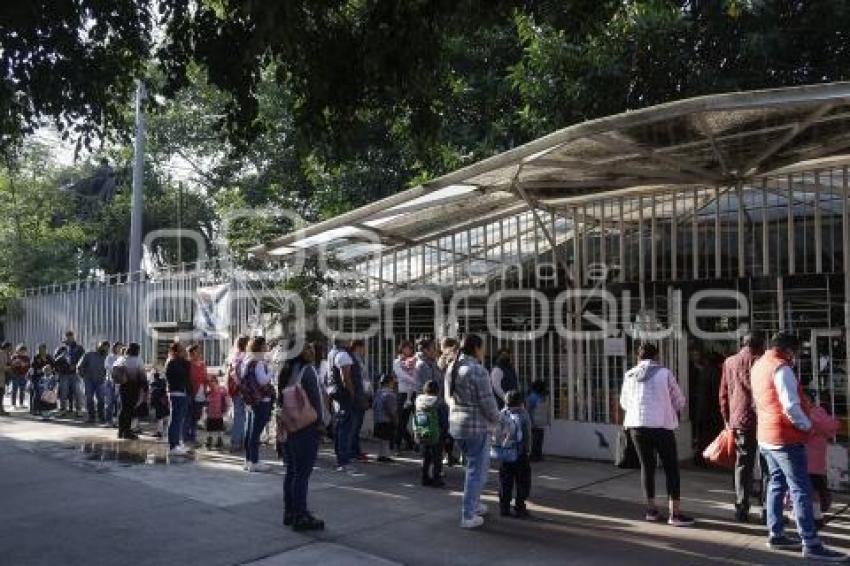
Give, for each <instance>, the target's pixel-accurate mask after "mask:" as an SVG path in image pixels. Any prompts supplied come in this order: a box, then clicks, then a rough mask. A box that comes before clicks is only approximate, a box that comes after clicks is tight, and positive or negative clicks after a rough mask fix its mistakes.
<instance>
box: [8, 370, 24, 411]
mask: <svg viewBox="0 0 850 566" xmlns="http://www.w3.org/2000/svg"><path fill="white" fill-rule="evenodd" d="M26 392H27V378H26V377H25V376H23V375H16V376H15V377H13V378H12V405H20V406H22V407H23V406H24V397H25V396H26Z"/></svg>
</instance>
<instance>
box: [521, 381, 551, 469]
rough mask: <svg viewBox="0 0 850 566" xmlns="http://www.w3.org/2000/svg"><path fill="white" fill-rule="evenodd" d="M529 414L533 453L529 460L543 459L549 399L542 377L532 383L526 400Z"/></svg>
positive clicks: (539, 460) (540, 460) (537, 460)
mask: <svg viewBox="0 0 850 566" xmlns="http://www.w3.org/2000/svg"><path fill="white" fill-rule="evenodd" d="M526 405H527V406H528V416H529V417H530V418H531V455H530V456H529V458H528V459H529V461H531V462H542V461H543V435H544V433H545V430H546V428H545V427H547V426H549V400H548V398H547V395H546V383H545V382H544V381H543V380H542V379H538V380H535V381H534V383H532V384H531V394H530V395H529V396H528V400H527V401H526Z"/></svg>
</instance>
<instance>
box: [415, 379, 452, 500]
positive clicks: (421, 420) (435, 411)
mask: <svg viewBox="0 0 850 566" xmlns="http://www.w3.org/2000/svg"><path fill="white" fill-rule="evenodd" d="M413 422H414V427H413V428H414V432H415V434H416V441H417V442H418V443H419V445H420V446H421V449H422V485H425V486H430V487H443V486H444V485H446V484H445V482H444V481H443V478H442V467H443V443H444V442H445V438H446V434H448V431H449V408H448V406H447V405H446V402H445V401H443V399H442V398H441V397H440V386H439V385H438V384H437V382H436V381H434V380H430V381H428V382H427V383H426V384H425V387H424V388H423V389H422V394H421V395H417V397H416V413H415V414H414V421H413Z"/></svg>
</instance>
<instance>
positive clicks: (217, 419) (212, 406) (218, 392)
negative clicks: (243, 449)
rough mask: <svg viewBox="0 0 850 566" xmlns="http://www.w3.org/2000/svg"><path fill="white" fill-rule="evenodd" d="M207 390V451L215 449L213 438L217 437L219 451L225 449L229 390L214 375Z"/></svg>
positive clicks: (210, 378)
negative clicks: (225, 425)
mask: <svg viewBox="0 0 850 566" xmlns="http://www.w3.org/2000/svg"><path fill="white" fill-rule="evenodd" d="M207 387H208V389H207V449H211V448H212V447H213V436H215V438H216V441H215V447H216V448H218V449H219V450H220V449H222V448H224V439H223V435H224V415H225V413H227V400H228V397H227V388H225V387H222V386H221V385H220V384H219V382H218V378H217V377H216V376H214V375H211V376H210V377H209V382H208V386H207Z"/></svg>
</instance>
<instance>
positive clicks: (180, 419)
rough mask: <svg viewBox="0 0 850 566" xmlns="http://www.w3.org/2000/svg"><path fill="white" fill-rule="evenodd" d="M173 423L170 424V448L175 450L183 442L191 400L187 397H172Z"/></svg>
mask: <svg viewBox="0 0 850 566" xmlns="http://www.w3.org/2000/svg"><path fill="white" fill-rule="evenodd" d="M170 398H171V422H170V423H169V424H168V446H169V447H171V448H174V447H175V446H177V445H178V444H180V443H181V442H182V441H183V431H184V430H185V426H186V425H185V422H186V413H187V412H188V410H189V398H188V397H186V396H185V395H170Z"/></svg>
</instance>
